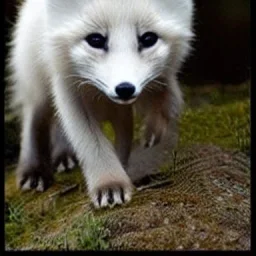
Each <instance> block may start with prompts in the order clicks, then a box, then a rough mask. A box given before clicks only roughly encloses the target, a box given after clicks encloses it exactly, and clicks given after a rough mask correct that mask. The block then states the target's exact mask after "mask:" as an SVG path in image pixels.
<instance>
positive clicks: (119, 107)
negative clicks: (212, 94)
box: [9, 0, 193, 207]
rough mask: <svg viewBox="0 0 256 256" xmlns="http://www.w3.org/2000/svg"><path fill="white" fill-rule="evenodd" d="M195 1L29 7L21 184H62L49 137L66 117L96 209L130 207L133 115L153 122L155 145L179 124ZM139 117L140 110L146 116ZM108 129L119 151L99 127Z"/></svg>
mask: <svg viewBox="0 0 256 256" xmlns="http://www.w3.org/2000/svg"><path fill="white" fill-rule="evenodd" d="M192 14H193V4H192V0H26V1H25V2H24V4H23V5H22V7H21V9H20V12H19V17H18V21H17V24H16V27H15V30H14V33H13V40H12V48H11V52H10V59H9V67H10V69H11V73H12V74H11V78H12V80H11V81H12V84H13V100H12V103H13V105H14V106H16V108H18V110H20V111H19V114H20V118H21V121H22V133H21V152H20V158H19V165H18V168H17V183H18V186H19V187H20V188H21V189H28V188H31V189H32V188H34V189H36V190H38V191H43V190H45V189H46V188H47V187H48V186H49V185H50V184H51V182H52V180H53V178H52V177H53V173H52V166H51V153H50V133H51V127H52V126H51V124H52V120H53V118H55V115H54V110H55V113H57V116H58V117H59V120H60V122H61V124H62V127H63V129H64V131H65V134H66V136H67V138H68V140H69V141H70V143H71V145H72V147H73V149H74V151H75V154H76V156H77V159H78V160H79V163H80V166H81V168H82V170H83V173H84V175H85V178H86V181H87V189H88V192H89V195H90V198H91V200H92V202H93V204H94V205H95V206H96V207H105V206H111V205H115V204H122V203H125V202H128V201H129V200H130V199H131V194H132V188H133V186H132V182H131V180H130V178H129V177H128V175H127V174H126V172H125V170H124V169H125V166H126V164H127V162H128V158H129V154H130V149H131V144H132V131H133V110H134V109H133V108H136V107H137V109H138V110H139V111H142V112H143V114H144V115H145V126H146V130H145V139H146V144H145V145H146V146H149V147H151V146H153V145H155V144H157V143H158V142H159V141H160V140H161V139H163V136H164V135H165V134H166V129H167V127H168V124H169V123H170V120H175V118H177V117H178V115H179V113H180V111H181V106H182V94H181V91H180V89H179V86H178V82H177V78H176V76H177V72H178V71H179V69H180V66H181V63H182V62H183V61H184V59H185V57H186V56H187V54H188V52H189V48H190V47H189V46H190V39H191V37H192V36H193V35H192V31H191V23H192ZM138 110H137V111H138ZM103 120H109V121H110V122H111V123H112V124H113V128H114V131H115V134H116V141H115V148H114V147H113V146H112V145H111V144H110V142H109V141H108V140H107V139H106V138H105V137H104V135H103V133H102V131H101V129H100V122H101V121H103Z"/></svg>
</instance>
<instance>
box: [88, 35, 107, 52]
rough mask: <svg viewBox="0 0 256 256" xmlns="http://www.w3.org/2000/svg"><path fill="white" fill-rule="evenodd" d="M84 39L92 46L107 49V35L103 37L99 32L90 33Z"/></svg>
mask: <svg viewBox="0 0 256 256" xmlns="http://www.w3.org/2000/svg"><path fill="white" fill-rule="evenodd" d="M85 40H86V42H87V43H88V44H89V45H90V46H91V47H93V48H97V49H104V50H106V49H107V37H104V36H103V35H101V34H99V33H93V34H90V35H88V36H87V37H86V38H85Z"/></svg>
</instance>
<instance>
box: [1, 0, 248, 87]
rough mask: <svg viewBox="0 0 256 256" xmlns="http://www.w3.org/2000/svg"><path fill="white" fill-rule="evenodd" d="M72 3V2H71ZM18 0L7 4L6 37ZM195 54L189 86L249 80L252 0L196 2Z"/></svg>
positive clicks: (185, 73) (186, 72) (188, 69)
mask: <svg viewBox="0 0 256 256" xmlns="http://www.w3.org/2000/svg"><path fill="white" fill-rule="evenodd" d="M71 1H72V0H71ZM17 2H20V1H17V0H5V1H4V3H5V18H6V25H5V33H6V38H8V33H9V31H10V27H11V24H13V23H14V21H15V15H16V8H15V5H16V3H17ZM194 2H195V19H194V32H195V34H196V38H195V40H194V42H193V51H192V53H191V55H190V57H189V58H188V60H187V61H186V63H185V65H184V66H183V70H182V72H181V77H180V78H181V80H182V81H183V82H185V83H186V84H191V85H193V84H197V85H198V84H205V83H221V84H238V83H242V82H244V81H245V80H248V79H249V78H250V13H251V12H250V0H195V1H194Z"/></svg>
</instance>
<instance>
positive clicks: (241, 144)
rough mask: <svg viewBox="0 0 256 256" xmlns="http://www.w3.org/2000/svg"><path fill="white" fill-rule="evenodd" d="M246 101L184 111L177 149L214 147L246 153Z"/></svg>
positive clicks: (247, 128) (247, 130) (248, 123)
mask: <svg viewBox="0 0 256 256" xmlns="http://www.w3.org/2000/svg"><path fill="white" fill-rule="evenodd" d="M249 108H250V105H249V100H248V99H247V100H243V101H238V102H235V103H228V104H224V105H221V106H215V105H207V106H204V107H201V108H198V109H192V108H187V109H186V110H185V111H184V113H183V115H182V118H181V120H180V126H179V130H180V136H179V145H180V146H185V145H190V144H195V143H203V144H215V145H219V146H222V147H224V148H234V149H239V150H241V151H243V152H245V153H248V151H249V148H250V111H249Z"/></svg>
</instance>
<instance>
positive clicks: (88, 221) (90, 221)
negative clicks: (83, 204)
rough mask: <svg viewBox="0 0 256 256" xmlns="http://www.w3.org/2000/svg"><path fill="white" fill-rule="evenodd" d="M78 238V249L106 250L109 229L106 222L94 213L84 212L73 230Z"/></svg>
mask: <svg viewBox="0 0 256 256" xmlns="http://www.w3.org/2000/svg"><path fill="white" fill-rule="evenodd" d="M71 232H72V233H73V234H74V235H75V238H76V244H77V249H81V250H106V249H107V248H108V247H109V245H108V242H107V238H108V235H109V234H108V230H106V229H105V228H104V222H103V221H102V220H101V219H99V218H97V219H96V218H94V216H93V215H92V214H84V215H83V216H82V218H79V220H78V221H76V222H75V223H74V225H73V227H72V231H71Z"/></svg>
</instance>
